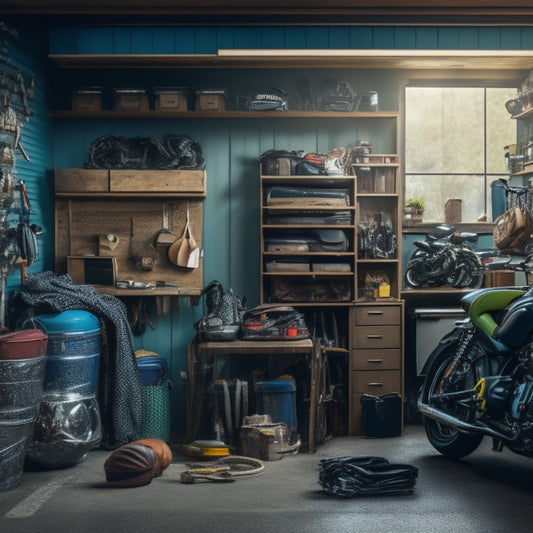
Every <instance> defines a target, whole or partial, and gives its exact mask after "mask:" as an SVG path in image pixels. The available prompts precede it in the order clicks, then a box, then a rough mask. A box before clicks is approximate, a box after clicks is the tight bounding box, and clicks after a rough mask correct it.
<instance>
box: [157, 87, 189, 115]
mask: <svg viewBox="0 0 533 533" xmlns="http://www.w3.org/2000/svg"><path fill="white" fill-rule="evenodd" d="M154 95H155V103H154V109H155V110H156V111H187V109H188V101H187V91H185V90H183V89H172V88H166V89H155V90H154Z"/></svg>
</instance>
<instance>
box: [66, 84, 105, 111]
mask: <svg viewBox="0 0 533 533" xmlns="http://www.w3.org/2000/svg"><path fill="white" fill-rule="evenodd" d="M72 110H73V111H101V110H102V89H100V88H98V87H87V88H86V89H77V90H76V91H74V92H73V93H72Z"/></svg>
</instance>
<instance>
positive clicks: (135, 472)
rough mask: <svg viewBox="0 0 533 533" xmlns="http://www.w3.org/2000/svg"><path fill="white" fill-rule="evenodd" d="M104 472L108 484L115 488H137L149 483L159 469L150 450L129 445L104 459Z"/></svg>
mask: <svg viewBox="0 0 533 533" xmlns="http://www.w3.org/2000/svg"><path fill="white" fill-rule="evenodd" d="M104 470H105V475H106V479H107V481H108V483H109V484H111V485H113V486H115V487H139V486H141V485H147V484H148V483H150V482H151V481H152V479H153V478H154V477H155V476H156V475H157V474H158V472H159V471H160V468H159V463H158V460H157V456H156V454H155V452H154V450H152V448H150V447H149V446H144V445H142V444H133V443H130V444H125V445H124V446H121V447H120V448H117V449H116V450H115V451H114V452H113V453H112V454H111V455H110V456H109V457H108V458H107V459H106V461H105V463H104Z"/></svg>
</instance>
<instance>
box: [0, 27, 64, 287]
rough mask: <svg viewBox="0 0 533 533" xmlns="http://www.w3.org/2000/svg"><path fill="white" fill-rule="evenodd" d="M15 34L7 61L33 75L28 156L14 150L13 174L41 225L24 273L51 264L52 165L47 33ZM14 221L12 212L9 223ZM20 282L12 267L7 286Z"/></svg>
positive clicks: (26, 127)
mask: <svg viewBox="0 0 533 533" xmlns="http://www.w3.org/2000/svg"><path fill="white" fill-rule="evenodd" d="M13 29H15V30H16V31H17V33H18V36H17V37H8V38H7V39H6V42H5V46H6V48H7V55H8V57H9V61H10V63H11V64H12V65H13V66H14V67H15V68H17V69H19V70H20V72H21V73H22V74H23V76H24V78H25V80H27V81H28V80H29V79H30V78H31V77H32V76H33V78H34V79H35V98H34V99H33V100H30V101H29V105H30V107H31V109H32V111H33V115H31V116H30V118H29V121H28V122H26V123H24V124H23V127H22V132H21V140H20V142H21V144H22V146H23V147H24V150H25V151H26V153H27V154H28V156H29V161H27V160H26V159H25V158H24V157H23V155H22V153H21V152H20V151H19V150H17V151H16V152H15V158H16V161H15V172H14V174H15V176H16V177H17V178H19V179H20V180H23V181H24V183H25V185H26V189H27V192H28V197H29V201H30V204H31V208H32V213H31V215H30V221H31V222H32V223H35V224H38V225H40V226H42V228H43V234H42V235H41V236H40V237H39V238H38V241H39V247H40V249H39V255H38V257H37V260H36V262H35V263H34V264H33V265H32V266H30V267H28V269H27V274H31V273H33V272H41V271H43V270H49V269H51V268H52V267H53V264H54V256H53V250H52V249H51V248H50V242H52V241H51V239H52V240H53V235H54V226H53V221H54V217H53V211H52V209H51V206H52V194H51V189H50V180H49V177H48V174H49V171H50V168H51V165H52V152H51V146H50V138H51V131H52V123H51V120H50V119H49V118H48V87H47V84H48V81H47V60H46V52H47V35H46V33H45V32H36V31H35V30H33V31H31V32H28V31H26V30H25V29H24V28H13ZM17 222H18V214H17V213H15V214H14V220H13V222H12V224H16V223H17ZM19 285H20V271H19V270H18V269H16V270H15V271H14V272H13V273H12V274H11V275H10V276H9V277H8V280H7V290H8V292H11V291H12V290H13V289H16V288H17V287H18V286H19Z"/></svg>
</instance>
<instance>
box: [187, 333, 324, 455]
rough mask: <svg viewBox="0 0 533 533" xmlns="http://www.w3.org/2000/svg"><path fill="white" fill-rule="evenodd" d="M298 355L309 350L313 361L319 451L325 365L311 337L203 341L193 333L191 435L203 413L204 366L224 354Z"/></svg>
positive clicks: (312, 413) (312, 416) (312, 415)
mask: <svg viewBox="0 0 533 533" xmlns="http://www.w3.org/2000/svg"><path fill="white" fill-rule="evenodd" d="M275 354H277V355H282V356H283V355H288V356H291V355H296V354H307V355H308V356H309V357H310V359H311V361H310V363H311V383H310V406H309V435H308V448H309V452H310V453H312V452H314V451H315V424H316V412H317V405H318V379H317V378H318V369H319V368H320V367H321V359H322V350H321V348H320V346H318V345H315V344H314V343H313V342H312V341H311V339H305V340H295V341H242V340H235V341H230V342H199V340H198V337H197V336H195V337H193V338H192V339H191V340H190V342H189V350H188V385H189V388H188V393H187V438H188V439H189V442H192V441H194V440H195V438H196V433H197V429H198V423H199V413H201V408H202V405H203V396H204V392H205V380H204V375H203V369H204V368H205V365H206V364H208V363H209V362H213V361H216V358H217V357H218V356H220V355H234V356H244V355H275Z"/></svg>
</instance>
